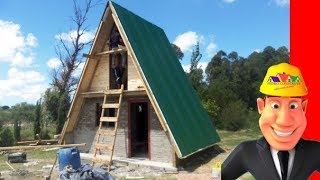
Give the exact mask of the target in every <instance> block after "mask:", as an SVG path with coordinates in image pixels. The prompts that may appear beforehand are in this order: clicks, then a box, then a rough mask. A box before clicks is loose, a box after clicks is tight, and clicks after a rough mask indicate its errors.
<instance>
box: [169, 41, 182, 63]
mask: <svg viewBox="0 0 320 180" xmlns="http://www.w3.org/2000/svg"><path fill="white" fill-rule="evenodd" d="M171 47H172V49H173V51H174V53H175V54H176V56H177V58H178V59H179V60H182V59H183V56H184V54H183V52H182V51H181V49H180V47H179V46H177V45H175V44H171Z"/></svg>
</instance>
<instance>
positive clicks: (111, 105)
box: [102, 103, 119, 109]
mask: <svg viewBox="0 0 320 180" xmlns="http://www.w3.org/2000/svg"><path fill="white" fill-rule="evenodd" d="M102 108H116V109H118V108H119V104H118V103H108V104H103V105H102Z"/></svg>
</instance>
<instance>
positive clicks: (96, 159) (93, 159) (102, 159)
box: [92, 157, 109, 164]
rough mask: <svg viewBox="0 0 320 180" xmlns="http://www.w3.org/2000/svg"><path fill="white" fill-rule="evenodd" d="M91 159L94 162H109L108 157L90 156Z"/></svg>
mask: <svg viewBox="0 0 320 180" xmlns="http://www.w3.org/2000/svg"><path fill="white" fill-rule="evenodd" d="M92 161H93V162H95V163H103V164H109V159H105V158H99V157H94V158H92Z"/></svg>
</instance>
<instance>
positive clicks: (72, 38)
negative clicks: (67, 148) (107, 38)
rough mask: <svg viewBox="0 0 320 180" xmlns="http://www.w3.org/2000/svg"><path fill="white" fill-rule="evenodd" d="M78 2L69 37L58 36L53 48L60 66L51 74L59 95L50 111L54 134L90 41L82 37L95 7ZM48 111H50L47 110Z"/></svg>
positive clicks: (75, 4)
mask: <svg viewBox="0 0 320 180" xmlns="http://www.w3.org/2000/svg"><path fill="white" fill-rule="evenodd" d="M78 2H79V1H77V0H73V16H72V24H73V25H74V28H73V31H71V33H70V35H69V37H67V38H66V37H65V36H63V35H60V36H59V43H58V44H57V45H56V47H55V51H56V54H57V56H58V59H59V60H60V63H61V66H60V67H59V68H57V69H55V70H54V71H53V73H52V83H51V85H52V87H53V91H56V92H58V94H59V103H58V104H59V106H58V107H56V108H55V109H52V111H57V112H58V114H57V115H58V116H57V119H56V120H57V128H56V133H60V132H61V130H62V128H63V124H64V122H65V119H66V115H67V112H68V110H69V107H70V99H71V98H70V96H71V93H72V92H73V91H74V90H75V88H76V85H77V84H78V81H79V77H75V76H73V73H74V72H75V70H76V69H77V68H78V67H79V65H80V64H81V62H82V57H81V52H82V50H83V49H84V48H85V47H86V46H87V45H90V44H92V40H91V41H87V42H86V41H84V38H83V37H84V35H85V34H86V33H88V32H89V31H88V26H87V25H86V23H87V20H88V14H89V11H90V10H91V9H92V8H93V7H94V6H96V5H98V1H97V2H95V3H94V2H93V0H86V1H85V4H84V6H80V5H79V4H78ZM48 110H49V111H50V109H48Z"/></svg>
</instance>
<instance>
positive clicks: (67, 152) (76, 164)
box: [58, 147, 81, 171]
mask: <svg viewBox="0 0 320 180" xmlns="http://www.w3.org/2000/svg"><path fill="white" fill-rule="evenodd" d="M58 159H59V171H62V170H63V168H64V167H65V166H68V165H71V166H72V168H73V169H75V170H77V169H79V168H80V167H81V160H80V152H79V150H78V148H76V147H69V148H61V149H59V151H58Z"/></svg>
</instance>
